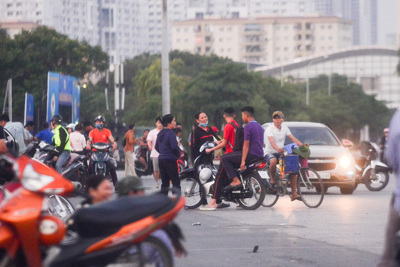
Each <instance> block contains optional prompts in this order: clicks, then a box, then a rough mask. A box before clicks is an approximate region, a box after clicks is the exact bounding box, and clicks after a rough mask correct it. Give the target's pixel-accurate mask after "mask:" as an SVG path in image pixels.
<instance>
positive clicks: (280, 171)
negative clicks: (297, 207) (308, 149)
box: [261, 155, 325, 208]
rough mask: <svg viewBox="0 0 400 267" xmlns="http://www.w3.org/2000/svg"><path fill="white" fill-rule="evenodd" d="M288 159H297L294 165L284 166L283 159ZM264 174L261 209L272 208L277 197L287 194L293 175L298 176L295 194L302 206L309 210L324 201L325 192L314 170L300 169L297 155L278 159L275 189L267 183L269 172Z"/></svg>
mask: <svg viewBox="0 0 400 267" xmlns="http://www.w3.org/2000/svg"><path fill="white" fill-rule="evenodd" d="M288 157H291V158H292V159H295V157H297V160H294V164H292V165H286V163H285V158H288ZM296 163H297V164H296ZM285 168H286V169H285ZM267 169H268V168H267ZM266 173H267V176H268V177H267V178H264V179H263V180H264V182H265V186H266V189H267V190H266V192H265V198H264V201H263V203H262V204H261V205H262V206H263V207H272V206H273V205H275V203H276V202H277V201H278V199H279V197H283V196H284V195H285V194H289V191H288V189H287V188H288V186H289V184H290V180H291V178H292V176H293V175H298V178H297V192H298V194H299V195H300V200H301V201H303V203H304V205H306V206H307V207H309V208H318V207H319V206H320V205H321V203H322V201H323V200H324V192H325V191H324V184H323V183H322V179H321V177H320V176H319V174H318V173H317V172H316V171H315V170H314V169H312V168H309V167H301V165H300V164H299V161H298V156H297V155H288V156H283V155H282V156H281V157H280V158H279V166H278V165H277V172H276V174H275V182H276V188H273V187H272V185H271V183H270V181H269V178H270V176H269V175H270V174H269V171H267V172H266Z"/></svg>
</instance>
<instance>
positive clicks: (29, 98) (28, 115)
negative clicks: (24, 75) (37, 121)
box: [24, 93, 35, 125]
mask: <svg viewBox="0 0 400 267" xmlns="http://www.w3.org/2000/svg"><path fill="white" fill-rule="evenodd" d="M34 111H35V109H34V105H33V95H31V94H28V93H25V116H24V125H26V123H27V122H28V121H34V118H35V117H34V114H35V113H34Z"/></svg>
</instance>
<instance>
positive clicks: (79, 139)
mask: <svg viewBox="0 0 400 267" xmlns="http://www.w3.org/2000/svg"><path fill="white" fill-rule="evenodd" d="M82 130H83V125H82V124H77V125H76V126H75V131H73V132H72V133H70V134H69V139H70V140H71V147H72V151H73V152H75V153H78V154H80V153H82V152H83V150H84V149H85V148H86V139H85V136H84V135H83V134H82V133H81V132H82Z"/></svg>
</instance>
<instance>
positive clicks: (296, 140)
mask: <svg viewBox="0 0 400 267" xmlns="http://www.w3.org/2000/svg"><path fill="white" fill-rule="evenodd" d="M288 136H289V138H290V140H292V141H293V143H296V145H298V146H302V145H303V143H302V142H300V141H299V139H297V138H296V137H294V135H293V134H289V135H288Z"/></svg>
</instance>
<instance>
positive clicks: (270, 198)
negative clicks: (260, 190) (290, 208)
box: [261, 179, 279, 207]
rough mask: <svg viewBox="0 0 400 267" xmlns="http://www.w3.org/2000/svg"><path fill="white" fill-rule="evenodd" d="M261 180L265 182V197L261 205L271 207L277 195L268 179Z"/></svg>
mask: <svg viewBox="0 0 400 267" xmlns="http://www.w3.org/2000/svg"><path fill="white" fill-rule="evenodd" d="M263 181H264V184H265V197H264V201H263V202H262V204H261V206H263V207H272V206H273V205H275V204H276V202H277V201H278V199H279V195H278V194H277V192H276V190H273V189H272V187H271V184H270V183H269V182H268V181H266V180H265V179H264V180H263Z"/></svg>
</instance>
